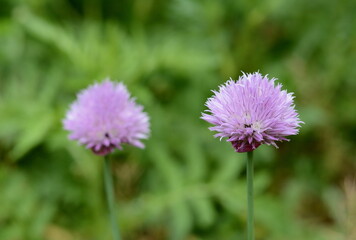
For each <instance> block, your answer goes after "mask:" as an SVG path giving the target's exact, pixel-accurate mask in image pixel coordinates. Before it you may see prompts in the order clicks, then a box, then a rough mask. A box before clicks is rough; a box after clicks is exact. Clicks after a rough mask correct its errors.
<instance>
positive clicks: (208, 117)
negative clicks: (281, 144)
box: [201, 73, 303, 152]
mask: <svg viewBox="0 0 356 240" xmlns="http://www.w3.org/2000/svg"><path fill="white" fill-rule="evenodd" d="M275 80H276V79H275V78H272V79H271V80H270V79H268V78H267V76H262V75H261V74H260V73H253V74H243V75H242V76H241V77H240V78H239V80H238V81H234V80H232V79H230V80H228V81H227V82H226V83H225V84H223V85H221V86H220V87H219V91H213V92H214V95H213V96H212V97H211V98H209V99H208V100H207V102H206V106H207V107H208V110H206V111H207V112H208V113H209V114H206V113H203V114H202V117H201V118H202V119H204V120H205V121H207V122H209V123H211V124H213V125H215V126H213V127H210V128H209V129H210V130H212V131H216V132H217V133H216V134H215V135H214V136H215V137H219V138H220V139H222V138H227V141H229V142H231V143H232V146H233V147H234V148H235V150H236V152H250V151H253V150H255V149H256V148H257V147H259V146H260V145H261V144H267V145H273V146H275V147H277V145H276V143H275V142H276V141H288V139H286V138H285V137H286V136H289V135H296V134H298V131H299V130H298V128H299V127H300V124H301V123H303V122H302V121H300V120H299V116H298V113H297V112H296V110H295V108H294V103H293V99H294V96H293V93H287V91H285V90H282V89H281V88H282V85H281V84H280V83H279V84H277V85H275V84H274V82H275ZM277 148H278V147H277Z"/></svg>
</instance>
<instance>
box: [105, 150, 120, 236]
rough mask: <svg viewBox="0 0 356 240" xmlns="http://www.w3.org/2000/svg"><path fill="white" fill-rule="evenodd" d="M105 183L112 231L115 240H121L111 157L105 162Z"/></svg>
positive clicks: (107, 157)
mask: <svg viewBox="0 0 356 240" xmlns="http://www.w3.org/2000/svg"><path fill="white" fill-rule="evenodd" d="M104 182H105V192H106V199H107V204H108V210H109V215H110V222H111V230H112V235H113V239H114V240H120V233H119V228H118V226H119V225H118V223H117V216H116V214H115V213H116V211H115V210H116V208H115V200H114V199H115V198H114V184H113V180H112V176H111V165H110V159H109V156H108V155H106V156H105V161H104Z"/></svg>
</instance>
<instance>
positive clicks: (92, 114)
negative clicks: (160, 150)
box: [63, 79, 149, 155]
mask: <svg viewBox="0 0 356 240" xmlns="http://www.w3.org/2000/svg"><path fill="white" fill-rule="evenodd" d="M142 110H143V107H142V106H140V105H137V104H136V103H135V100H134V99H133V98H131V97H130V93H129V92H128V91H127V89H126V87H125V85H124V84H122V83H114V82H112V81H110V80H109V79H106V80H104V81H103V82H102V83H96V84H94V85H91V86H89V87H88V88H87V89H84V90H82V91H81V92H80V93H79V94H78V96H77V100H76V101H75V102H74V103H73V104H72V105H71V106H70V109H69V111H68V112H67V114H66V117H65V119H64V120H63V125H64V128H65V129H66V130H68V131H70V135H69V138H70V139H71V140H78V141H79V143H81V144H83V145H86V147H87V148H90V149H91V150H92V151H93V152H94V153H95V154H98V155H106V154H108V153H110V152H112V151H113V150H114V149H115V148H118V149H121V148H122V147H121V144H123V143H127V144H131V145H133V146H136V147H139V148H143V147H144V145H143V143H142V142H141V141H140V139H145V138H147V137H148V134H149V118H148V116H147V114H146V113H145V112H143V111H142Z"/></svg>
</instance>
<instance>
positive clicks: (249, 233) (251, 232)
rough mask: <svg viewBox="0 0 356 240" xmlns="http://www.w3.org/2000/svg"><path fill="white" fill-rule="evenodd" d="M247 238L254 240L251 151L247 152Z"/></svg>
mask: <svg viewBox="0 0 356 240" xmlns="http://www.w3.org/2000/svg"><path fill="white" fill-rule="evenodd" d="M246 171H247V210H248V213H247V240H254V239H255V237H254V226H253V225H254V220H253V151H251V152H247V169H246Z"/></svg>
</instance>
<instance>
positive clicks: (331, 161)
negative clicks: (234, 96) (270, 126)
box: [0, 0, 356, 240]
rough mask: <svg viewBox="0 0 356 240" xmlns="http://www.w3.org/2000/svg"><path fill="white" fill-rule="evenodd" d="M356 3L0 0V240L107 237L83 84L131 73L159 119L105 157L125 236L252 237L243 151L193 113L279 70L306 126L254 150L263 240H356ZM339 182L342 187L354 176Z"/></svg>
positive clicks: (136, 239)
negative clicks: (75, 131)
mask: <svg viewBox="0 0 356 240" xmlns="http://www.w3.org/2000/svg"><path fill="white" fill-rule="evenodd" d="M355 12H356V2H355V1H353V0H341V1H332V0H315V1H309V0H290V1H283V0H271V1H249V0H243V1H237V0H225V1H223V0H222V1H210V0H196V1H194V0H171V1H167V0H121V1H114V0H112V1H109V0H103V1H99V0H88V1H84V0H56V1H53V0H52V1H51V0H0V239H1V240H84V239H85V240H99V239H100V240H109V239H111V238H110V229H109V223H108V220H107V212H106V206H105V198H104V193H103V183H102V175H101V174H102V159H101V158H99V157H96V156H94V155H93V154H92V153H91V152H90V151H88V150H86V149H85V148H83V147H81V146H79V145H78V144H77V143H75V142H72V141H69V140H68V139H67V133H66V132H65V131H64V130H63V129H62V123H61V120H62V119H63V117H64V115H65V112H66V110H67V109H68V106H69V104H70V103H71V102H72V101H74V99H75V97H76V93H77V92H78V91H79V90H81V89H83V88H85V87H87V86H88V85H89V84H92V83H94V82H95V81H100V80H102V79H103V78H105V77H108V76H109V77H111V78H112V79H114V80H117V81H123V82H124V83H125V84H126V85H127V86H128V88H129V90H130V91H131V92H132V94H133V95H134V96H135V97H137V102H139V103H140V104H142V105H144V106H145V110H146V111H147V112H148V113H149V114H150V116H151V125H152V128H151V130H152V133H151V137H150V139H149V140H147V141H146V142H145V143H146V148H145V149H144V150H139V149H135V148H133V147H130V146H125V148H124V151H121V152H119V151H117V152H115V154H114V155H113V156H112V158H113V160H114V163H113V168H114V177H115V184H116V185H115V186H116V198H117V202H118V206H119V210H118V216H119V222H120V227H121V231H122V232H123V236H124V237H123V239H124V240H164V239H168V240H181V239H182V240H200V239H207V240H217V239H218V240H220V239H221V240H230V239H231V240H232V239H245V224H246V194H245V172H244V169H245V157H246V156H245V154H237V153H235V152H234V151H233V149H232V147H231V146H230V144H228V143H226V142H225V141H222V142H220V141H219V140H218V139H215V138H213V133H212V132H210V131H209V130H208V126H209V125H208V124H207V123H205V122H204V121H202V120H201V119H199V117H200V114H201V112H202V111H203V110H204V109H205V107H204V103H205V101H206V99H207V98H208V97H209V96H211V94H212V93H211V91H210V90H211V89H217V87H218V85H220V84H222V83H223V82H225V81H226V80H227V79H229V78H230V77H232V78H233V79H237V78H238V76H239V75H240V74H241V71H244V72H254V71H258V70H259V71H260V72H261V73H262V74H269V76H271V77H276V78H278V79H279V82H280V83H282V84H283V85H284V88H285V89H288V91H292V92H294V93H295V95H296V108H297V110H298V111H299V113H300V117H301V120H303V121H304V122H305V125H303V126H302V128H301V131H300V134H299V135H298V136H293V137H290V139H291V141H290V142H288V143H280V144H279V146H280V148H279V149H275V148H273V147H272V146H261V147H259V148H258V149H257V150H256V151H255V159H256V165H255V188H256V206H255V212H256V213H255V214H256V240H262V239H266V240H267V239H268V240H285V239H289V240H319V239H320V240H341V239H347V240H354V239H356V206H355V203H356V188H355V183H353V182H352V181H353V180H352V179H355V176H356V174H355V172H356V160H355V156H356V137H355V136H356V98H355V92H356V67H355V64H356V14H355ZM345 181H346V185H345Z"/></svg>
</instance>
